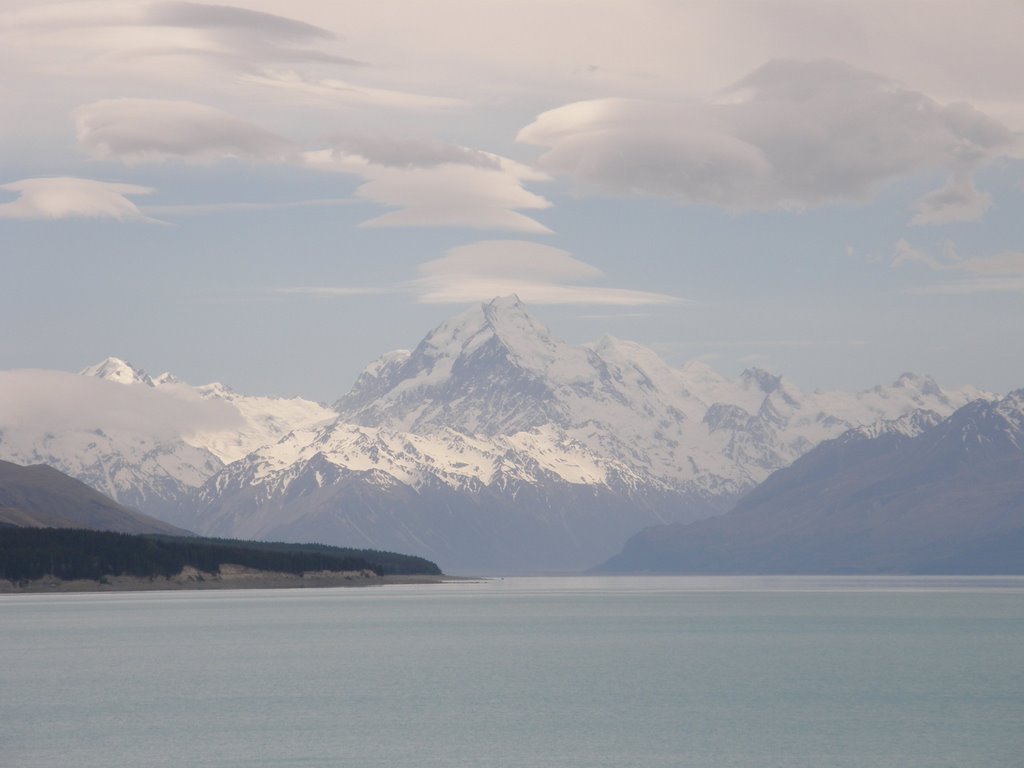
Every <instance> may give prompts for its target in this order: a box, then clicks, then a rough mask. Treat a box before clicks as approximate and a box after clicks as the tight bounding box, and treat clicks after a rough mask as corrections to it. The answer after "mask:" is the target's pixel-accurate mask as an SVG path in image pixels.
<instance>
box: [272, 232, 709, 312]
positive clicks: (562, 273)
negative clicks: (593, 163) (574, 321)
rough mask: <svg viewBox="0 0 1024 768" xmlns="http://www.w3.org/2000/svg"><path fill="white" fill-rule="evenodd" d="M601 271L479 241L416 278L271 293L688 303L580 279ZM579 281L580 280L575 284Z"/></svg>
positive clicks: (557, 256) (524, 245)
mask: <svg viewBox="0 0 1024 768" xmlns="http://www.w3.org/2000/svg"><path fill="white" fill-rule="evenodd" d="M603 277H604V273H603V272H602V271H601V270H600V269H598V268H597V267H595V266H593V265H591V264H586V263H584V262H582V261H580V260H578V259H576V258H573V256H572V254H570V253H569V252H568V251H564V250H562V249H561V248H554V247H552V246H550V245H544V244H542V243H534V242H530V241H528V240H481V241H477V242H475V243H469V244H468V245H461V246H458V247H457V248H452V249H450V250H449V251H447V252H445V254H444V256H442V257H441V258H439V259H434V260H432V261H428V262H426V263H425V264H422V265H420V268H419V277H418V278H416V279H414V280H408V281H405V282H402V283H398V284H395V285H390V286H378V287H359V286H339V287H334V286H307V287H293V288H280V289H277V291H276V293H280V294H292V295H305V296H313V297H316V298H341V297H346V296H361V295H368V294H369V295H373V294H389V293H390V294H409V295H412V296H414V297H415V298H416V300H417V301H418V302H419V303H421V304H472V303H475V302H480V301H490V300H491V299H493V298H494V297H495V296H507V295H509V294H512V293H514V294H516V295H518V296H519V298H521V299H522V300H523V301H525V302H528V303H530V304H563V305H578V306H601V305H603V306H613V307H637V306H656V305H667V304H684V303H689V302H688V301H686V300H684V299H680V298H678V297H676V296H669V295H667V294H664V293H650V292H648V291H634V290H627V289H624V288H605V287H603V286H595V285H589V284H586V283H588V282H589V281H592V280H599V279H602V278H603ZM579 283H584V284H582V285H580V284H579Z"/></svg>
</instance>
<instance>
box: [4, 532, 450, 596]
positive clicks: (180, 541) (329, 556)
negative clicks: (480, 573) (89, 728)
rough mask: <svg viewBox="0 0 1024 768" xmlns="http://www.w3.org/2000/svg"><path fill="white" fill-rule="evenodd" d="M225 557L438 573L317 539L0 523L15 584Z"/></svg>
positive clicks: (278, 564)
mask: <svg viewBox="0 0 1024 768" xmlns="http://www.w3.org/2000/svg"><path fill="white" fill-rule="evenodd" d="M227 563H231V564H233V565H241V566H245V567H247V568H254V569H257V570H263V571H277V572H282V573H292V574H301V573H304V572H307V571H362V570H366V571H372V572H374V573H375V574H377V575H378V576H391V575H414V574H424V575H440V574H441V570H440V569H439V568H438V567H437V565H435V564H434V563H432V562H430V561H429V560H425V559H423V558H421V557H415V556H412V555H401V554H397V553H394V552H380V551H377V550H368V549H347V548H343V547H331V546H326V545H323V544H290V543H284V542H264V541H242V540H236V539H210V538H200V537H184V536H163V535H149V534H146V535H132V534H124V533H112V532H108V531H90V530H81V529H69V528H18V527H13V526H6V525H4V526H0V580H8V581H11V582H14V583H16V584H24V583H26V582H28V581H32V580H35V579H39V578H42V577H44V576H54V577H56V578H58V579H62V580H64V581H69V580H72V579H93V580H96V581H99V580H101V579H103V578H104V577H107V576H136V577H139V578H152V577H157V576H162V577H170V576H174V575H176V574H178V573H181V570H182V569H183V568H184V567H185V566H192V567H193V568H196V569H197V570H200V571H205V572H207V573H218V572H219V571H220V566H221V565H223V564H227Z"/></svg>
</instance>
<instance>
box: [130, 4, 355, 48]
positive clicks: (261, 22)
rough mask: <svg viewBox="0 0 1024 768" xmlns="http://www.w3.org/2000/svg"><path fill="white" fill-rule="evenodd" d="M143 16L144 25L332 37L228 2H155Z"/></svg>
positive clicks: (300, 37) (289, 36)
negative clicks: (217, 3)
mask: <svg viewBox="0 0 1024 768" xmlns="http://www.w3.org/2000/svg"><path fill="white" fill-rule="evenodd" d="M143 18H144V19H145V22H146V23H147V24H151V25H155V26H168V27H191V28H199V29H228V30H245V31H248V32H257V33H260V34H261V35H265V36H267V37H276V38H281V39H286V40H309V39H322V40H331V39H333V38H334V37H335V35H334V33H332V32H330V31H329V30H326V29H323V28H322V27H316V26H313V25H312V24H307V23H305V22H303V21H297V20H296V19H289V18H286V17H284V16H277V15H274V14H271V13H261V12H259V11H250V10H246V9H244V8H236V7H234V6H230V5H206V4H201V3H186V2H163V3H155V4H153V5H151V6H149V8H147V9H146V11H145V13H144V16H143Z"/></svg>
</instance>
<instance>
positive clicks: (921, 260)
mask: <svg viewBox="0 0 1024 768" xmlns="http://www.w3.org/2000/svg"><path fill="white" fill-rule="evenodd" d="M892 266H893V267H905V266H918V267H924V268H926V269H928V270H930V271H932V272H941V273H945V275H947V276H948V279H946V280H944V281H943V282H940V283H932V284H930V285H926V286H921V287H917V288H914V289H912V290H911V292H912V293H918V294H946V295H952V294H976V293H1024V251H1001V252H999V253H996V254H994V255H992V256H976V257H973V258H968V259H964V258H961V257H960V255H959V254H958V253H957V251H956V248H955V247H954V246H953V244H952V243H949V242H947V243H946V244H945V245H944V246H943V249H942V253H941V255H939V256H933V255H931V254H929V253H928V252H927V251H925V250H923V249H920V248H915V247H914V246H912V245H911V244H910V243H908V242H907V241H906V240H900V241H899V242H897V243H896V247H895V255H894V256H893V259H892Z"/></svg>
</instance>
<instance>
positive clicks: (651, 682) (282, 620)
mask: <svg viewBox="0 0 1024 768" xmlns="http://www.w3.org/2000/svg"><path fill="white" fill-rule="evenodd" d="M0 642H2V643H3V647H4V649H5V660H4V664H3V665H2V666H0V689H2V690H3V692H4V695H3V696H2V697H0V745H2V753H3V763H4V764H5V765H11V766H18V767H19V768H44V767H45V768H50V767H51V766H52V767H54V768H56V767H57V766H61V767H62V768H63V766H68V765H72V764H73V765H75V766H76V767H77V768H92V766H97V767H98V766H103V767H104V768H121V767H122V766H123V767H127V766H133V767H134V766H142V765H146V766H172V765H173V766H181V765H188V766H218V767H222V766H239V767H241V766H246V767H247V768H248V767H250V766H253V767H254V766H330V765H359V766H381V767H383V766H388V767H389V768H404V767H405V766H410V767H411V766H417V767H421V766H467V767H469V766H473V768H479V767H489V766H494V767H498V766H517V767H518V766H538V767H540V766H543V767H545V768H551V767H559V768H560V767H562V766H566V767H568V766H588V767H589V766H643V767H646V766H692V767H693V768H697V767H698V766H699V767H700V768H719V767H722V768H724V767H725V766H729V768H762V767H765V768H767V767H768V766H785V767H786V768H803V767H806V768H862V767H863V766H878V767H882V766H893V767H894V768H895V767H896V766H900V768H922V767H924V766H928V767H933V766H934V767H936V768H937V767H938V766H992V767H996V768H998V767H1000V766H1006V767H1007V768H1008V767H1009V766H1019V764H1020V755H1021V754H1024V732H1022V730H1021V728H1020V722H1021V716H1022V714H1024V578H1020V577H1010V578H959V579H952V578H914V579H910V578H896V577H877V578H820V577H806V578H687V577H673V578H669V577H665V578H608V579H599V578H533V579H505V580H499V581H488V582H481V583H454V584H445V585H433V586H396V587H382V588H372V589H365V590H351V589H350V590H284V591H247V592H234V591H224V592H217V593H147V594H92V595H18V596H4V597H0ZM72 756H73V758H72Z"/></svg>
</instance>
